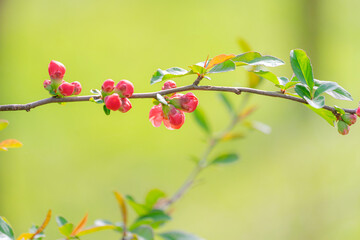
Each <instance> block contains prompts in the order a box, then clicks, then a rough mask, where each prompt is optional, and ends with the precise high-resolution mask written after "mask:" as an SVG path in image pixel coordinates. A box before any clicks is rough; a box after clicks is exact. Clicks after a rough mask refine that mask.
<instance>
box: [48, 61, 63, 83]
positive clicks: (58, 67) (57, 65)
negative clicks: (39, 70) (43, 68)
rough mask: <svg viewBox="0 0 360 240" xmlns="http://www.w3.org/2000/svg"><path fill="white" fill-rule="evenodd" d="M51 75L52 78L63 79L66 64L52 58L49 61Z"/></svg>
mask: <svg viewBox="0 0 360 240" xmlns="http://www.w3.org/2000/svg"><path fill="white" fill-rule="evenodd" d="M48 70H49V75H50V78H51V79H62V78H63V77H64V74H65V71H66V69H65V66H64V65H63V64H62V63H61V62H57V61H54V60H51V62H50V63H49V67H48Z"/></svg>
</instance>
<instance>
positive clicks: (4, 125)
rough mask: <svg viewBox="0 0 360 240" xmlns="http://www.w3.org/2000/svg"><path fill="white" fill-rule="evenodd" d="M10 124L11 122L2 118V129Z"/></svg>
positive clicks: (0, 120)
mask: <svg viewBox="0 0 360 240" xmlns="http://www.w3.org/2000/svg"><path fill="white" fill-rule="evenodd" d="M8 125H9V122H8V121H7V120H4V119H0V131H1V130H3V129H5V128H6V127H7V126H8Z"/></svg>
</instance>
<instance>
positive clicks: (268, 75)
mask: <svg viewBox="0 0 360 240" xmlns="http://www.w3.org/2000/svg"><path fill="white" fill-rule="evenodd" d="M254 73H255V74H256V75H258V76H259V77H262V78H265V79H267V80H269V81H270V82H272V83H273V84H275V85H278V84H279V79H278V78H277V77H276V75H275V74H273V73H272V72H269V71H263V70H260V71H254Z"/></svg>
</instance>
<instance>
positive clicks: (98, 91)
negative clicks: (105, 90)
mask: <svg viewBox="0 0 360 240" xmlns="http://www.w3.org/2000/svg"><path fill="white" fill-rule="evenodd" d="M90 92H91V93H93V94H96V95H101V91H100V90H98V89H91V90H90Z"/></svg>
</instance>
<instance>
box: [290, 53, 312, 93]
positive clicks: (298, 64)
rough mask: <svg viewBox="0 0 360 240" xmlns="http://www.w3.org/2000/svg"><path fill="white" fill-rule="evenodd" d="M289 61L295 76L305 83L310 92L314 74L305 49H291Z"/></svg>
mask: <svg viewBox="0 0 360 240" xmlns="http://www.w3.org/2000/svg"><path fill="white" fill-rule="evenodd" d="M290 63H291V67H292V69H293V71H294V74H295V76H296V77H297V78H298V79H299V81H300V82H302V83H303V84H305V85H307V86H308V87H309V89H310V92H312V89H313V87H314V75H313V71H312V66H311V62H310V59H309V58H308V56H307V55H306V53H305V51H304V50H301V49H295V50H291V52H290ZM310 99H311V97H310Z"/></svg>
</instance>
